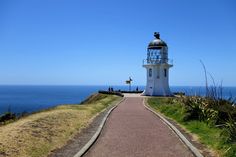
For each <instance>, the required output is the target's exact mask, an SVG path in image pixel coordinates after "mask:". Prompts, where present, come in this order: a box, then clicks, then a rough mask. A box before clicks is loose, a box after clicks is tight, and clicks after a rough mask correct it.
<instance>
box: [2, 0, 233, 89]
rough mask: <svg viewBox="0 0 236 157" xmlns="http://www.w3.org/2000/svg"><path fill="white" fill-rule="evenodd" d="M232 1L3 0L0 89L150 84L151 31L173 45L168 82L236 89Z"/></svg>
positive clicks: (170, 51) (169, 44) (170, 52)
mask: <svg viewBox="0 0 236 157" xmlns="http://www.w3.org/2000/svg"><path fill="white" fill-rule="evenodd" d="M235 8H236V1H235V0H191V1H189V0H178V1H177V0H176V1H175V0H145V1H144V0H143V1H141V0H140V1H137V0H129V1H127V0H119V1H117V0H99V1H98V0H74V1H72V0H64V1H63V0H33V1H32V0H20V1H19V0H1V1H0V73H1V75H0V84H3V85H7V84H8V85H9V84H20V85H123V84H124V81H125V80H126V79H127V78H128V77H129V76H132V77H133V79H134V84H136V85H145V81H146V78H145V76H146V75H145V69H144V68H142V60H143V59H144V58H145V57H146V48H147V45H148V43H149V42H150V41H151V40H152V39H153V32H155V31H158V32H160V33H161V38H162V39H163V40H164V41H166V42H167V44H168V46H169V58H172V59H173V60H174V67H173V68H171V70H170V85H172V86H174V85H190V86H196V85H204V73H203V69H202V66H201V64H200V62H199V60H200V59H201V60H202V61H203V62H204V63H205V65H206V67H207V70H208V71H209V72H210V73H211V74H212V76H213V77H214V78H215V81H216V82H218V83H219V82H220V81H221V80H222V81H223V85H225V86H236V72H235V69H234V68H235V67H236V61H235V59H236V9H235Z"/></svg>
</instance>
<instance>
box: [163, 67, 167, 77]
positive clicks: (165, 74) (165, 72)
mask: <svg viewBox="0 0 236 157" xmlns="http://www.w3.org/2000/svg"><path fill="white" fill-rule="evenodd" d="M164 76H165V77H166V76H167V71H166V69H164Z"/></svg>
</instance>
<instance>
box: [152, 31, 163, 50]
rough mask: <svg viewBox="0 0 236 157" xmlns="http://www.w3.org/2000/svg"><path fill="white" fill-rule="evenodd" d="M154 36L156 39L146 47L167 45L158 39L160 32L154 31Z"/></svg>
mask: <svg viewBox="0 0 236 157" xmlns="http://www.w3.org/2000/svg"><path fill="white" fill-rule="evenodd" d="M154 36H155V38H156V39H154V40H153V41H151V42H150V43H149V44H148V49H160V48H161V47H164V46H165V47H166V46H167V44H166V43H165V42H164V41H163V40H161V39H160V34H159V33H158V32H155V33H154Z"/></svg>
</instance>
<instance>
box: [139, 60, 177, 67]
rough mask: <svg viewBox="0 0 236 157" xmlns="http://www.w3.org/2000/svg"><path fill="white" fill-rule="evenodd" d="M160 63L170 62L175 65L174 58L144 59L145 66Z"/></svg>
mask: <svg viewBox="0 0 236 157" xmlns="http://www.w3.org/2000/svg"><path fill="white" fill-rule="evenodd" d="M158 64H168V65H170V66H173V59H144V60H143V66H145V65H158Z"/></svg>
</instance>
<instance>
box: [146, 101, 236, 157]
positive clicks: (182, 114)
mask: <svg viewBox="0 0 236 157" xmlns="http://www.w3.org/2000/svg"><path fill="white" fill-rule="evenodd" d="M177 99H179V98H174V99H173V98H149V99H148V104H149V106H151V107H152V108H153V109H155V110H156V111H158V112H160V113H162V114H164V115H165V116H167V117H169V118H171V119H172V120H174V121H176V122H177V123H178V124H180V126H181V127H182V128H184V130H186V131H187V132H190V133H191V134H192V135H194V137H195V139H197V140H199V141H200V142H201V143H202V144H204V145H205V146H206V148H210V149H212V150H214V154H215V155H216V156H224V157H235V154H236V143H235V142H228V140H227V136H223V133H224V130H223V129H222V128H220V127H216V126H214V125H209V123H207V121H201V120H199V119H188V120H186V108H185V106H184V105H183V104H181V103H180V101H178V100H177Z"/></svg>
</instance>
